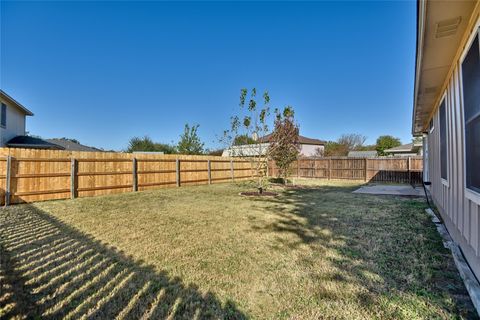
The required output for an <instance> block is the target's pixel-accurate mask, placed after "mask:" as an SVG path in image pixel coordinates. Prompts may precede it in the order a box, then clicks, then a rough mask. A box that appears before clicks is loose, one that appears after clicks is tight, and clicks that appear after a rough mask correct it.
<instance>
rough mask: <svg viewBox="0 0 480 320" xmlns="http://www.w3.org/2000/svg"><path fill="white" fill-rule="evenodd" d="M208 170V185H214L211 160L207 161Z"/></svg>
mask: <svg viewBox="0 0 480 320" xmlns="http://www.w3.org/2000/svg"><path fill="white" fill-rule="evenodd" d="M207 168H208V184H212V164H211V162H210V160H207Z"/></svg>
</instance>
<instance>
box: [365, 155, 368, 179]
mask: <svg viewBox="0 0 480 320" xmlns="http://www.w3.org/2000/svg"><path fill="white" fill-rule="evenodd" d="M367 168H368V158H365V182H367V173H368V170H367Z"/></svg>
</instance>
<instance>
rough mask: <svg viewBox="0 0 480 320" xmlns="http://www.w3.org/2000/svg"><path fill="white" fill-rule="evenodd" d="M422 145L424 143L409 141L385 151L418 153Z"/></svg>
mask: <svg viewBox="0 0 480 320" xmlns="http://www.w3.org/2000/svg"><path fill="white" fill-rule="evenodd" d="M421 147H422V144H418V143H415V144H414V143H407V144H403V145H401V146H398V147H394V148H390V149H385V150H384V152H387V153H402V152H409V153H416V152H417V151H418V149H420V148H421Z"/></svg>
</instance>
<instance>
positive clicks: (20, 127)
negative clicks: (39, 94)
mask: <svg viewBox="0 0 480 320" xmlns="http://www.w3.org/2000/svg"><path fill="white" fill-rule="evenodd" d="M0 101H1V103H4V104H6V105H7V123H6V126H5V127H1V126H0V147H3V146H4V145H5V143H6V142H7V141H8V140H10V139H12V138H14V137H16V136H20V135H25V113H24V112H23V111H22V110H20V109H18V108H16V107H15V106H12V105H11V104H10V103H9V102H8V101H6V100H4V99H2V98H1V97H0Z"/></svg>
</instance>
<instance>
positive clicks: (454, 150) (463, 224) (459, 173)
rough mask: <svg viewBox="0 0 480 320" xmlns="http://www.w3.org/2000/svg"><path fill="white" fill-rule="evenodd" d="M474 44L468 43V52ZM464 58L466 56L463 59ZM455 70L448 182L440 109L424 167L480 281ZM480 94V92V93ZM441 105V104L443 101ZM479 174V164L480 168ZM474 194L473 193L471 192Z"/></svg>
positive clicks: (474, 205) (478, 206) (479, 227)
mask: <svg viewBox="0 0 480 320" xmlns="http://www.w3.org/2000/svg"><path fill="white" fill-rule="evenodd" d="M479 24H480V19H479V20H478V21H477V27H476V28H474V30H473V32H472V35H471V37H470V38H471V39H473V37H474V34H477V32H478V26H479ZM470 43H471V41H469V42H468V46H467V48H466V49H468V48H469V46H470ZM462 56H463V55H462ZM462 61H463V59H460V61H458V62H457V64H456V67H455V69H454V71H453V73H452V76H451V77H450V79H449V83H448V86H447V88H446V91H445V92H444V99H445V102H446V123H447V126H446V131H447V177H448V178H447V181H444V180H442V178H441V171H440V170H441V169H440V161H441V160H440V116H439V109H438V108H437V109H436V112H435V113H434V115H433V119H432V120H433V130H431V131H430V132H429V133H428V135H427V137H426V141H427V144H428V145H426V146H424V148H427V149H428V157H425V159H424V161H425V162H426V163H424V166H428V172H429V179H430V181H431V182H432V184H431V186H430V187H429V188H430V192H431V195H432V198H433V200H434V203H435V205H436V207H437V208H438V211H439V212H440V214H441V216H442V218H443V220H444V221H445V224H446V226H447V229H448V231H449V232H450V234H451V236H452V238H453V239H454V240H455V241H456V242H457V243H458V244H459V245H460V247H461V248H462V250H463V253H464V254H465V257H466V258H467V261H468V262H469V264H470V266H471V267H472V269H473V271H474V272H475V274H476V276H477V277H478V278H480V239H479V232H480V219H479V214H480V201H479V200H480V195H478V197H476V196H473V197H472V196H468V195H467V193H470V192H469V191H468V190H466V187H465V185H466V183H465V171H464V168H465V150H464V132H465V130H464V127H465V126H464V111H463V98H462V85H461V63H462ZM479 90H480V89H479ZM440 103H441V101H440ZM479 170H480V164H479ZM472 194H473V192H472Z"/></svg>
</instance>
